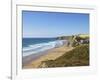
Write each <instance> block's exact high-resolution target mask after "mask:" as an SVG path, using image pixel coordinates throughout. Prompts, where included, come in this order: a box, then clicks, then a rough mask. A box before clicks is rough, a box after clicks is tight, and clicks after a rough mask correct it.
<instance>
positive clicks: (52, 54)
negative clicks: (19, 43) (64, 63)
mask: <svg viewBox="0 0 100 80" xmlns="http://www.w3.org/2000/svg"><path fill="white" fill-rule="evenodd" d="M72 49H73V47H67V46H66V45H63V46H61V47H57V48H53V49H51V50H47V51H44V52H42V53H43V54H41V53H39V54H32V55H30V56H26V57H24V58H23V69H30V68H39V65H40V64H41V62H42V61H46V60H55V59H56V58H58V57H60V56H62V55H63V54H64V53H65V52H68V51H70V50H72Z"/></svg>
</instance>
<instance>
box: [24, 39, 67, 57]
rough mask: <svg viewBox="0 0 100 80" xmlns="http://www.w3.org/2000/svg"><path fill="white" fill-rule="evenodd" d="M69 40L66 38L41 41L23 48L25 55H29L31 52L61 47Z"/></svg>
mask: <svg viewBox="0 0 100 80" xmlns="http://www.w3.org/2000/svg"><path fill="white" fill-rule="evenodd" d="M65 42H67V41H66V40H56V41H52V42H47V43H40V44H35V45H29V46H28V47H24V48H23V56H29V55H31V54H36V53H39V52H42V51H46V50H49V49H53V48H56V47H60V46H62V45H64V44H65Z"/></svg>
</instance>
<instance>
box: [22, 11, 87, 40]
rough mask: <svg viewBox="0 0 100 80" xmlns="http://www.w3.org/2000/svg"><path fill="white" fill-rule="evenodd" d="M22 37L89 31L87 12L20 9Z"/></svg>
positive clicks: (63, 34) (52, 35) (65, 34)
mask: <svg viewBox="0 0 100 80" xmlns="http://www.w3.org/2000/svg"><path fill="white" fill-rule="evenodd" d="M22 24H23V37H24V38H27V37H28V38H30V37H58V36H68V35H74V34H88V33H89V14H85V13H84V14H83V13H64V12H43V11H42V12H40V11H22Z"/></svg>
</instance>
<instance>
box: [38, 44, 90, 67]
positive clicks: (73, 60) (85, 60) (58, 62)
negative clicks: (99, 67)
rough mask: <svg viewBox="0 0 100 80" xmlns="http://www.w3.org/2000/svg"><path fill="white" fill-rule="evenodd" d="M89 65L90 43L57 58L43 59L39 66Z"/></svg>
mask: <svg viewBox="0 0 100 80" xmlns="http://www.w3.org/2000/svg"><path fill="white" fill-rule="evenodd" d="M88 65H89V44H82V45H79V46H77V47H75V48H74V49H73V50H71V51H69V52H66V53H65V54H64V55H62V56H61V57H59V58H57V59H55V60H47V61H43V62H42V64H41V65H40V66H39V67H68V66H88Z"/></svg>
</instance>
